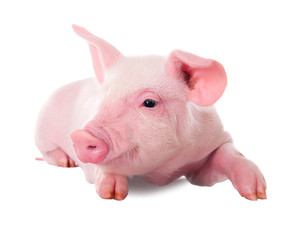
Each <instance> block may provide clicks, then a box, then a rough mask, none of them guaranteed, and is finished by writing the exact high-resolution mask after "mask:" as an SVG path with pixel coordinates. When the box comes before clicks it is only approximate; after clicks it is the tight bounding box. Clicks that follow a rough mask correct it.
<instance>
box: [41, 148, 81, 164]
mask: <svg viewBox="0 0 301 240" xmlns="http://www.w3.org/2000/svg"><path fill="white" fill-rule="evenodd" d="M44 160H45V161H46V162H48V163H49V164H51V165H55V166H59V167H65V168H69V167H70V168H71V167H76V166H77V165H76V164H75V162H74V161H73V160H72V159H71V158H69V156H68V155H67V154H66V153H65V152H64V151H63V150H61V149H60V148H57V149H55V150H53V151H51V152H47V153H46V155H44Z"/></svg>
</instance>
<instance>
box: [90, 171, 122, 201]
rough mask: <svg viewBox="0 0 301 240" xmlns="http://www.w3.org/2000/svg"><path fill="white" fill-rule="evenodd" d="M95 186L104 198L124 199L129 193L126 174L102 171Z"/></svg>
mask: <svg viewBox="0 0 301 240" xmlns="http://www.w3.org/2000/svg"><path fill="white" fill-rule="evenodd" d="M95 186H96V191H97V193H98V195H99V196H100V197H101V198H103V199H115V200H124V199H125V198H126V196H127V194H128V182H127V178H126V177H124V176H119V175H114V174H109V173H101V176H100V178H99V180H98V181H97V183H96V184H95Z"/></svg>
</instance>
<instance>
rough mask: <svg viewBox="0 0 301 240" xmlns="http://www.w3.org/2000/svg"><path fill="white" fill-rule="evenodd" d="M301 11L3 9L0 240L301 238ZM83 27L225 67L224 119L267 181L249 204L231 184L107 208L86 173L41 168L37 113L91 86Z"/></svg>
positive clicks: (264, 5) (243, 5)
mask: <svg viewBox="0 0 301 240" xmlns="http://www.w3.org/2000/svg"><path fill="white" fill-rule="evenodd" d="M300 12H301V7H300V5H298V1H289V0H288V1H276V0H274V1H264V0H262V1H254V0H253V1H213V0H212V1H190V0H183V1H176V0H172V1H163V0H161V1H155V0H152V1H138V0H137V1H129V0H127V1H108V0H107V1H101V0H99V1H88V0H85V1H76V0H72V1H62V0H60V1H55V0H52V1H29V0H27V1H1V3H0V80H1V85H0V86H1V87H0V98H1V99H0V104H1V105H0V112H1V118H0V121H1V124H0V134H1V137H0V141H1V145H0V146H1V147H0V151H1V152H0V154H1V168H0V184H1V185H0V186H1V187H0V203H1V204H0V221H1V223H0V239H221V238H222V239H275V238H276V237H277V239H280V238H281V239H290V240H292V239H301V233H300V231H301V230H300V214H301V211H300V203H301V202H300V200H301V197H300V183H301V180H300V175H301V174H300V167H301V164H300V161H301V159H300V156H301V154H300V136H301V135H300V134H301V130H300V122H301V121H300V120H301V117H300V101H301V97H300V90H301V87H300V82H301V61H300V55H301V47H300V44H301V35H300V33H301V26H300V25H301V14H300ZM72 23H76V24H79V25H82V26H84V27H86V28H87V29H89V30H90V31H91V32H93V33H95V34H97V35H99V36H101V37H103V38H104V39H106V40H107V41H109V42H111V43H112V44H113V45H115V46H116V47H117V48H118V49H119V50H120V51H121V52H122V53H124V54H125V55H143V54H159V55H167V54H168V53H169V52H170V51H172V50H173V49H176V48H177V49H182V50H185V51H189V52H192V53H195V54H198V55H200V56H203V57H207V58H213V59H216V60H218V61H219V62H221V63H222V64H223V65H224V67H225V69H226V71H227V74H228V80H229V84H228V87H227V89H226V92H225V94H224V95H223V97H222V98H221V99H220V100H219V102H218V104H217V105H216V106H217V109H218V111H219V113H220V116H221V118H222V119H223V122H224V125H225V128H226V129H227V130H228V131H229V132H231V134H232V136H233V138H234V140H235V144H236V146H237V147H238V148H239V149H240V150H241V151H242V152H243V153H244V155H246V156H247V157H248V158H250V159H252V160H253V161H254V162H255V163H256V164H257V165H258V166H259V167H260V168H261V170H262V172H263V173H264V175H265V177H266V180H267V183H268V200H266V201H257V202H250V201H247V200H245V199H243V198H241V197H240V196H239V194H238V193H237V192H236V190H234V188H233V187H232V185H231V183H230V182H229V181H226V182H224V183H220V184H217V185H215V186H213V187H211V188H208V187H197V186H192V185H190V184H189V183H187V182H186V181H185V180H184V179H180V180H179V181H176V182H174V183H172V184H171V185H168V186H165V187H154V186H151V185H147V184H145V183H143V182H139V181H137V180H136V181H133V182H131V183H130V192H129V196H128V197H127V199H126V200H125V201H122V202H117V201H110V200H102V199H100V198H99V197H98V195H97V194H96V192H95V190H94V186H93V185H90V184H88V183H87V182H86V181H85V178H84V175H83V173H82V171H81V169H79V168H76V169H63V168H58V167H53V166H50V165H48V164H46V163H44V162H38V161H35V160H34V158H35V157H38V156H40V155H39V152H38V150H37V149H36V148H35V146H34V142H33V134H34V126H35V121H36V117H37V114H38V111H39V109H40V107H41V105H42V104H43V103H44V102H45V100H46V99H47V97H48V96H49V94H50V93H51V92H53V90H54V89H56V88H58V87H59V86H61V85H63V84H65V83H68V82H71V81H74V80H78V79H81V78H85V77H89V76H93V69H92V64H91V61H90V55H89V51H88V47H87V44H86V43H85V42H84V41H83V40H82V39H80V38H78V37H77V36H76V35H75V34H74V33H73V31H72V29H71V24H72Z"/></svg>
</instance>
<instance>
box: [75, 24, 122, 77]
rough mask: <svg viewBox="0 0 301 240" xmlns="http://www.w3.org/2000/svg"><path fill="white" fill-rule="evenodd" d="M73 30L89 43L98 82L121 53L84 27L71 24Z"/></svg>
mask: <svg viewBox="0 0 301 240" xmlns="http://www.w3.org/2000/svg"><path fill="white" fill-rule="evenodd" d="M72 28H73V30H74V31H75V32H76V33H77V34H78V35H79V36H80V37H82V38H84V39H86V40H87V41H88V43H89V47H90V52H91V55H92V61H93V67H94V72H95V75H96V77H97V79H98V81H99V82H100V83H102V82H103V80H104V75H105V72H106V71H107V70H108V69H110V68H111V67H112V66H113V65H114V64H115V63H116V62H117V60H118V59H119V58H120V56H121V53H120V52H119V51H118V50H117V49H116V48H115V47H113V46H112V45H111V44H109V43H108V42H106V41H104V40H103V39H101V38H99V37H97V36H95V35H93V34H91V33H90V32H88V31H87V30H86V29H85V28H82V27H79V26H77V25H72Z"/></svg>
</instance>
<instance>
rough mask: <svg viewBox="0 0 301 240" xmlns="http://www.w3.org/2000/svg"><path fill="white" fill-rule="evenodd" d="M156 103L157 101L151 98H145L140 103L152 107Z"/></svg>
mask: <svg viewBox="0 0 301 240" xmlns="http://www.w3.org/2000/svg"><path fill="white" fill-rule="evenodd" d="M157 104H158V102H157V101H155V100H153V99H146V100H144V102H143V104H142V105H143V106H144V107H147V108H153V107H155V106H156V105H157Z"/></svg>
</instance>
